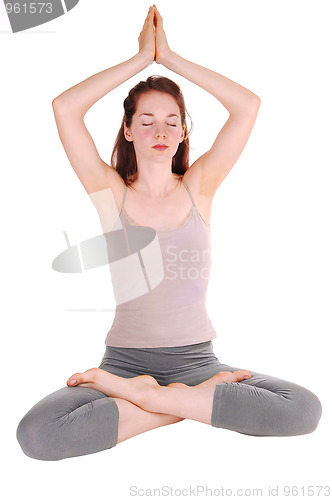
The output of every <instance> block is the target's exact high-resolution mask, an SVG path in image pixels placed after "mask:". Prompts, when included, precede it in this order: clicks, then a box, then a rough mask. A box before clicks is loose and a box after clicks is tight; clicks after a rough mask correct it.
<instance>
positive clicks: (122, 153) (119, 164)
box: [111, 76, 193, 186]
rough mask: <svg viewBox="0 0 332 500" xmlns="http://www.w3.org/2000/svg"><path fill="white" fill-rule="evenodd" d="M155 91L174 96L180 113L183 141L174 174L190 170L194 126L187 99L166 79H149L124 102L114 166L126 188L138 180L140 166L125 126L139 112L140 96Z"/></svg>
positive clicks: (139, 85) (174, 165)
mask: <svg viewBox="0 0 332 500" xmlns="http://www.w3.org/2000/svg"><path fill="white" fill-rule="evenodd" d="M152 90H158V91H159V92H165V93H167V94H170V95H171V96H173V97H174V98H175V100H176V102H177V105H178V106H179V109H180V116H181V125H182V127H184V139H183V141H182V142H181V143H180V144H179V147H178V149H177V152H176V153H175V155H174V156H173V158H172V172H174V173H175V174H180V175H183V174H184V173H185V171H186V170H187V169H188V168H189V135H190V133H191V132H192V129H193V125H192V120H191V118H190V115H189V113H188V111H187V109H186V106H185V103H184V98H183V94H182V91H181V89H180V87H179V86H178V85H177V84H176V83H175V82H173V81H172V80H170V79H169V78H166V77H164V76H149V78H148V79H147V80H146V81H140V82H139V83H138V84H137V85H135V87H133V88H132V89H131V90H130V91H129V94H128V96H127V97H126V99H125V100H124V102H123V107H124V115H123V119H122V124H121V127H120V130H119V132H118V135H117V138H116V140H115V144H114V148H113V152H112V158H111V166H112V167H113V168H114V169H115V170H116V171H117V172H118V174H120V175H121V177H122V179H123V180H124V182H125V184H126V185H127V186H128V185H130V184H131V183H132V182H134V181H135V180H136V178H137V162H136V154H135V149H134V145H133V143H132V142H129V141H127V140H126V138H125V136H124V124H126V126H127V127H130V125H131V121H132V118H133V115H134V114H135V112H136V108H137V102H138V98H139V96H141V95H142V94H146V93H147V92H150V91H152ZM186 114H187V115H188V116H189V118H190V121H191V128H190V130H189V132H188V129H187V123H186Z"/></svg>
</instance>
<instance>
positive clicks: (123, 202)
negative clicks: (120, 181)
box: [120, 184, 127, 213]
mask: <svg viewBox="0 0 332 500" xmlns="http://www.w3.org/2000/svg"><path fill="white" fill-rule="evenodd" d="M126 194H127V184H125V190H124V193H123V197H122V202H121V206H120V213H121V212H122V210H123V207H124V204H125V199H126Z"/></svg>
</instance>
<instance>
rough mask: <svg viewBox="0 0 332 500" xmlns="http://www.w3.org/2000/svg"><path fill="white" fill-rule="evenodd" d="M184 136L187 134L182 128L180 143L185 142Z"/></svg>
mask: <svg viewBox="0 0 332 500" xmlns="http://www.w3.org/2000/svg"><path fill="white" fill-rule="evenodd" d="M184 135H185V134H184V128H182V134H181V135H180V140H179V143H180V142H183V140H184Z"/></svg>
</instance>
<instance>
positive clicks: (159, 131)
mask: <svg viewBox="0 0 332 500" xmlns="http://www.w3.org/2000/svg"><path fill="white" fill-rule="evenodd" d="M155 137H166V129H165V127H164V126H163V125H159V126H158V127H157V129H156V134H155Z"/></svg>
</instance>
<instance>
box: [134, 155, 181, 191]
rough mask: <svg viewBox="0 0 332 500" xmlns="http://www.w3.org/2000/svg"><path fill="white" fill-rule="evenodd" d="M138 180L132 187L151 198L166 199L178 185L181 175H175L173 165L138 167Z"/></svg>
mask: <svg viewBox="0 0 332 500" xmlns="http://www.w3.org/2000/svg"><path fill="white" fill-rule="evenodd" d="M137 171H138V175H137V179H136V181H135V182H134V183H133V184H132V186H133V187H134V188H135V189H136V190H137V191H140V192H141V193H142V194H144V195H147V196H149V197H150V198H165V197H166V196H167V195H168V194H169V193H170V192H171V191H173V190H174V188H175V187H176V186H177V185H178V182H179V181H178V179H179V177H181V176H179V174H174V173H173V172H172V169H171V165H168V166H166V165H165V164H158V163H157V164H153V165H146V164H145V165H144V166H139V165H137Z"/></svg>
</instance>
